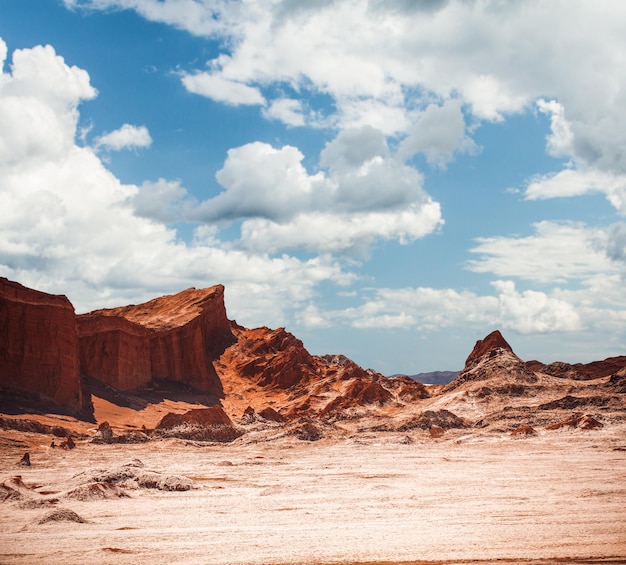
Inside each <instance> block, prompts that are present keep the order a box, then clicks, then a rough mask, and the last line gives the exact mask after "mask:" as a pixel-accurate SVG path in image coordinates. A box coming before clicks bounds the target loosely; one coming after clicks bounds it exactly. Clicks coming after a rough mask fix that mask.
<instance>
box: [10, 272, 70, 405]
mask: <svg viewBox="0 0 626 565" xmlns="http://www.w3.org/2000/svg"><path fill="white" fill-rule="evenodd" d="M0 367H1V370H0V385H2V386H4V387H12V388H13V387H14V388H19V389H24V390H27V391H30V392H34V393H39V394H43V395H44V396H47V397H49V398H51V399H52V400H54V401H56V402H58V403H61V404H64V405H66V406H68V407H71V408H73V409H79V408H81V405H82V396H81V388H80V379H79V365H78V335H77V331H76V318H75V314H74V307H73V306H72V304H71V303H70V301H69V300H68V299H67V298H66V297H65V296H59V295H54V294H47V293H45V292H39V291H37V290H32V289H29V288H26V287H24V286H22V285H21V284H18V283H16V282H12V281H9V280H7V279H5V278H0Z"/></svg>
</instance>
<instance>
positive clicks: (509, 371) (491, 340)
mask: <svg viewBox="0 0 626 565" xmlns="http://www.w3.org/2000/svg"><path fill="white" fill-rule="evenodd" d="M537 380H538V379H537V375H535V373H534V372H533V371H531V370H530V369H529V368H528V366H527V365H526V364H525V363H524V362H523V361H522V360H521V359H520V358H519V357H518V356H517V355H515V353H513V350H512V349H511V346H510V345H509V344H508V343H507V342H506V340H505V339H504V338H503V337H502V334H501V333H500V332H499V331H498V330H496V331H494V332H492V333H490V334H489V335H488V336H487V337H486V338H485V339H482V340H479V341H477V342H476V345H475V346H474V349H473V350H472V352H471V353H470V355H469V357H468V358H467V361H466V362H465V367H464V368H463V370H462V371H461V372H460V373H459V374H458V375H457V376H456V378H455V379H454V380H453V381H452V382H451V383H449V384H447V385H446V386H444V387H443V389H442V392H443V393H446V392H450V391H452V390H455V389H457V388H458V387H460V386H462V385H465V386H464V388H465V389H466V390H468V392H469V391H471V392H472V394H474V395H476V396H477V397H482V398H484V397H486V396H489V395H491V394H492V393H498V394H504V395H516V396H524V395H527V394H530V393H531V392H532V391H531V390H527V389H526V388H525V387H526V385H532V384H534V383H536V382H537ZM486 382H488V383H489V385H490V386H489V387H487V386H485V383H486ZM492 385H493V386H492Z"/></svg>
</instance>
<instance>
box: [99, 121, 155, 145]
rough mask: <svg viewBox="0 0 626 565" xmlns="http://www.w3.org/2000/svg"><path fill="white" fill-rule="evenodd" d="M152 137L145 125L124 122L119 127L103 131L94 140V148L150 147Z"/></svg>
mask: <svg viewBox="0 0 626 565" xmlns="http://www.w3.org/2000/svg"><path fill="white" fill-rule="evenodd" d="M151 144H152V137H150V132H149V131H148V128H147V127H146V126H133V125H131V124H124V125H123V126H122V127H121V128H119V129H116V130H114V131H111V132H109V133H105V134H104V135H101V136H100V137H98V138H96V140H95V147H96V149H100V148H105V149H109V150H111V151H120V150H122V149H132V148H135V147H150V145H151Z"/></svg>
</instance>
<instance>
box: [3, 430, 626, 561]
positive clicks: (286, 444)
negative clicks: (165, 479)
mask: <svg viewBox="0 0 626 565" xmlns="http://www.w3.org/2000/svg"><path fill="white" fill-rule="evenodd" d="M0 435H2V436H3V437H2V439H3V443H2V449H1V451H0V482H1V481H2V480H5V479H6V478H8V477H12V476H15V475H21V476H22V480H23V481H24V483H25V484H26V486H29V487H32V490H33V494H32V496H34V497H35V499H36V500H38V497H41V498H44V499H45V498H51V497H57V498H58V502H57V503H56V504H54V505H53V506H52V508H66V509H69V510H72V511H74V512H76V513H77V514H78V515H80V516H81V517H82V518H84V520H85V523H76V522H67V521H58V522H55V521H53V522H48V523H45V524H39V521H40V520H41V518H42V517H43V516H45V515H46V513H48V512H49V511H50V509H51V506H50V505H43V506H40V505H38V504H32V502H31V503H30V504H26V503H25V502H24V500H6V501H4V502H0V563H3V564H29V565H30V564H33V563H40V564H50V565H52V564H63V565H68V564H85V565H88V564H103V565H106V564H125V563H129V564H134V565H140V564H150V565H157V564H168V565H169V564H190V565H191V564H194V565H196V564H220V565H225V564H228V565H236V564H260V563H265V564H287V563H289V564H298V563H307V564H326V563H337V564H339V563H341V564H345V563H372V562H393V563H400V562H411V563H417V562H432V563H448V564H450V563H485V562H498V563H501V564H502V563H556V562H559V563H626V427H624V426H623V425H618V426H611V427H606V428H603V429H601V430H590V431H583V430H557V431H547V430H543V431H540V432H539V435H537V436H534V437H525V438H520V439H516V438H511V437H510V436H509V435H506V434H493V433H484V434H481V433H479V432H476V431H472V432H471V433H468V432H467V431H462V430H459V431H449V432H447V433H446V434H445V435H444V436H443V437H442V438H439V439H433V438H430V437H428V436H427V434H426V433H425V432H421V431H416V432H412V433H409V434H398V433H382V432H381V433H362V434H356V435H352V437H349V436H348V437H340V438H325V439H323V440H321V441H318V442H313V443H310V442H303V441H299V440H297V439H295V438H293V437H281V438H279V439H275V440H273V441H267V438H265V440H263V441H258V442H257V441H254V436H252V437H250V436H248V437H246V436H244V437H243V438H240V439H239V440H237V441H235V442H234V443H232V444H202V443H192V442H185V441H181V440H162V441H153V442H150V443H147V444H141V445H94V444H91V443H88V442H78V445H77V447H76V449H73V450H70V451H65V450H61V449H58V448H57V449H51V448H50V447H49V445H48V444H46V443H44V439H43V438H42V436H36V435H35V434H18V433H17V432H11V431H6V430H5V431H2V432H1V433H0ZM12 438H20V439H21V440H24V439H26V441H27V443H28V444H29V451H30V456H31V461H32V466H31V467H21V466H18V465H17V461H18V460H19V458H20V457H21V455H22V454H23V451H24V449H23V447H18V446H17V445H16V446H13V447H12V446H11V441H12ZM259 439H260V438H259ZM46 441H48V442H49V439H46ZM134 459H139V460H141V461H142V462H143V464H144V469H146V470H150V471H156V472H158V473H162V474H165V475H176V476H182V477H187V478H188V479H191V481H193V485H194V488H192V489H191V490H188V491H185V492H168V491H161V490H157V489H147V488H138V489H130V490H127V491H126V492H127V494H128V495H129V496H128V497H125V498H117V497H114V498H111V499H98V498H95V497H94V498H91V499H90V498H88V499H87V500H76V499H72V498H67V497H66V496H65V494H64V493H66V492H67V490H68V489H69V488H71V487H72V486H75V485H76V481H77V479H76V477H75V476H76V475H77V474H79V473H82V472H84V471H88V470H92V469H103V470H107V469H108V470H111V469H114V468H116V467H119V466H120V465H123V464H126V463H129V462H132V461H133V460H134Z"/></svg>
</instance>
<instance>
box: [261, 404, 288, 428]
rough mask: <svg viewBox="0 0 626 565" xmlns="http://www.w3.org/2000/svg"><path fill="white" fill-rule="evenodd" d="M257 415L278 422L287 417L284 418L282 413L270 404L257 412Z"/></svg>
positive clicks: (282, 421)
mask: <svg viewBox="0 0 626 565" xmlns="http://www.w3.org/2000/svg"><path fill="white" fill-rule="evenodd" d="M259 416H261V418H263V419H264V420H268V421H270V422H277V423H280V424H282V423H284V422H286V421H287V418H285V417H284V416H283V415H282V414H280V413H279V412H277V411H276V410H274V409H273V408H272V407H270V406H268V407H267V408H263V410H261V411H260V412H259Z"/></svg>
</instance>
